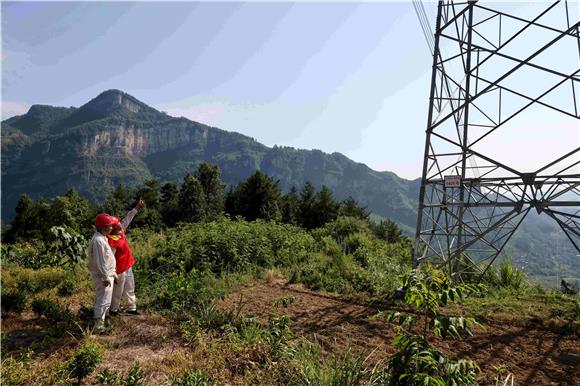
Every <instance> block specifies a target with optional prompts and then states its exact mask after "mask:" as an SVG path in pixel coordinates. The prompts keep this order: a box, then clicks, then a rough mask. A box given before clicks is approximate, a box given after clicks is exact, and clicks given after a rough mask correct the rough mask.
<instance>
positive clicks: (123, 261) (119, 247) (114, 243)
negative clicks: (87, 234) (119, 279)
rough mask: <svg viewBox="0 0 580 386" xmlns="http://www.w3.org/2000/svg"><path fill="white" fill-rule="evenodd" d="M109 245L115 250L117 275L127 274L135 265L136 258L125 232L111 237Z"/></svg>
mask: <svg viewBox="0 0 580 386" xmlns="http://www.w3.org/2000/svg"><path fill="white" fill-rule="evenodd" d="M108 240H109V245H110V246H111V248H113V249H114V250H115V260H116V261H117V270H116V271H117V275H119V274H121V273H123V272H125V271H126V270H128V269H129V268H131V267H132V266H133V264H135V258H134V257H133V253H132V252H131V248H129V242H128V241H127V238H126V237H125V233H124V232H123V231H121V232H119V234H118V235H109V237H108Z"/></svg>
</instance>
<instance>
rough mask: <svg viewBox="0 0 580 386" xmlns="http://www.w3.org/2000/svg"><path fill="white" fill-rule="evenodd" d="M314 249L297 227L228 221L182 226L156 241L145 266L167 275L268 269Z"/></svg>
mask: <svg viewBox="0 0 580 386" xmlns="http://www.w3.org/2000/svg"><path fill="white" fill-rule="evenodd" d="M314 249H315V243H314V239H313V238H312V236H310V235H309V234H308V233H307V232H306V231H304V230H303V229H300V228H298V227H295V226H292V225H288V224H276V223H273V222H264V221H255V222H251V223H250V222H246V221H242V220H230V219H227V218H222V219H219V220H217V221H214V222H210V223H196V224H183V225H182V226H181V227H179V228H175V229H173V230H172V232H171V233H169V234H168V235H167V238H166V239H161V240H159V243H158V246H157V250H156V252H155V253H154V255H153V256H152V257H151V259H150V260H149V261H148V263H147V265H148V268H150V269H155V270H161V271H166V272H171V271H175V270H183V271H190V270H192V269H198V270H201V271H203V270H207V269H209V270H211V271H212V272H214V273H221V272H232V271H237V270H245V269H247V268H249V267H250V266H259V267H272V266H276V265H279V266H282V265H289V264H293V263H296V262H298V261H301V260H303V259H304V257H305V256H306V255H307V254H308V253H309V252H311V251H312V250H314Z"/></svg>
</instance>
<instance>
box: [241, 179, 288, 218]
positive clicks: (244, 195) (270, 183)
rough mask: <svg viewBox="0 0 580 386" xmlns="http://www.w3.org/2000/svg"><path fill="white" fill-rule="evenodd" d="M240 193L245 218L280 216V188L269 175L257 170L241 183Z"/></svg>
mask: <svg viewBox="0 0 580 386" xmlns="http://www.w3.org/2000/svg"><path fill="white" fill-rule="evenodd" d="M240 194H241V196H240V205H241V209H242V215H243V216H244V217H245V218H246V220H248V221H254V220H256V219H259V218H261V219H264V220H277V219H279V218H280V210H279V208H278V201H279V199H280V194H281V193H280V188H278V185H277V184H276V182H274V180H273V179H272V178H271V177H269V176H267V175H266V174H264V173H262V172H261V171H259V170H257V171H256V172H255V173H254V174H252V175H251V176H250V177H248V179H247V180H246V181H245V182H244V183H242V186H241V192H240Z"/></svg>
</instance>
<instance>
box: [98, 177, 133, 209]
mask: <svg viewBox="0 0 580 386" xmlns="http://www.w3.org/2000/svg"><path fill="white" fill-rule="evenodd" d="M132 201H133V199H132V196H131V192H129V191H128V190H127V188H125V186H123V184H119V185H117V187H116V188H115V190H113V191H112V192H111V193H109V194H108V195H107V198H106V199H105V202H103V204H102V205H101V206H100V208H99V212H104V213H110V214H118V215H122V214H124V213H125V212H127V210H129V209H130V206H131V204H132Z"/></svg>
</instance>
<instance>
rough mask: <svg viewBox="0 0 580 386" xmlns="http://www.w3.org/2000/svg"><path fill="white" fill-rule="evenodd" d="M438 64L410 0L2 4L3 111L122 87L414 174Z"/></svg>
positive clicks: (258, 134)
mask: <svg viewBox="0 0 580 386" xmlns="http://www.w3.org/2000/svg"><path fill="white" fill-rule="evenodd" d="M425 7H426V9H427V12H428V13H429V15H431V16H432V17H434V15H435V3H429V2H426V3H425ZM430 67H431V56H430V52H429V50H428V48H427V45H426V43H425V41H424V38H423V35H422V33H421V30H420V28H419V23H418V21H417V17H416V15H415V13H414V10H413V6H412V4H411V3H410V2H401V3H396V2H378V3H374V2H373V3H356V2H354V3H345V2H340V3H331V2H322V3H311V2H300V3H280V2H276V3H263V2H251V3H240V2H233V3H224V2H219V3H218V2H202V3H184V2H180V3H152V2H148V3H89V2H85V3H73V2H65V3H33V2H18V3H6V2H3V3H2V102H3V103H2V114H3V119H5V118H7V117H9V116H12V115H15V114H22V113H24V112H26V111H27V109H28V108H29V107H30V105H31V104H37V103H40V104H50V105H59V106H80V105H82V104H84V103H86V102H87V101H88V100H90V99H91V98H93V97H95V96H96V95H98V94H99V93H100V92H102V91H104V90H106V89H110V88H117V89H121V90H123V91H125V92H128V93H129V94H131V95H133V96H135V97H137V98H138V99H140V100H142V101H143V102H145V103H147V104H149V105H151V106H153V107H155V108H157V109H159V110H162V111H166V112H167V113H169V114H170V115H174V116H185V117H188V118H190V119H192V120H196V121H199V122H202V123H206V124H209V125H212V126H216V127H220V128H222V129H225V130H232V131H238V132H241V133H244V134H246V135H249V136H251V137H254V138H255V139H256V140H258V141H260V142H262V143H264V144H266V145H270V146H272V145H275V144H277V145H288V146H294V147H299V148H307V149H311V148H317V149H321V150H323V151H326V152H335V151H338V152H341V153H344V154H345V155H347V156H349V157H350V158H352V159H354V160H355V161H358V162H364V163H366V164H367V165H369V166H370V167H371V168H373V169H376V170H390V171H394V172H396V173H397V174H399V175H401V176H403V177H407V178H416V177H419V176H420V174H421V166H422V159H421V158H422V155H423V150H424V149H423V147H424V134H425V126H426V120H427V117H426V116H427V107H428V104H427V99H428V93H429V83H430ZM536 118H537V117H536ZM537 120H538V119H534V121H537ZM522 125H524V126H525V124H522ZM564 130H568V131H567V132H568V135H570V134H569V133H572V134H571V136H570V138H571V139H572V141H571V142H572V144H573V143H574V140H575V139H576V140H577V139H578V134H577V133H575V134H574V130H573V128H572V130H570V129H569V127H568V129H564ZM549 135H552V136H553V133H551V134H549ZM534 140H535V141H536V143H541V142H542V137H541V136H539V137H538V138H535V139H534ZM568 143H570V142H568ZM576 143H578V142H576ZM508 158H509V157H508ZM516 158H517V157H516ZM548 158H549V157H548Z"/></svg>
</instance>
